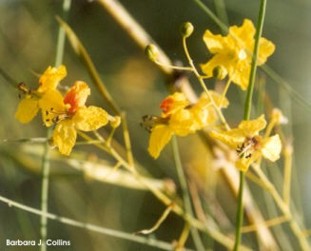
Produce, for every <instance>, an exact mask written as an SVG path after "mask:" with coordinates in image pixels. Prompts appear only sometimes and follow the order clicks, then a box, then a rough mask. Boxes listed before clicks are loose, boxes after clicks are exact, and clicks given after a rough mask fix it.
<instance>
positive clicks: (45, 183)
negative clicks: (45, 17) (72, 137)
mask: <svg viewBox="0 0 311 251" xmlns="http://www.w3.org/2000/svg"><path fill="white" fill-rule="evenodd" d="M70 5H71V0H64V2H63V8H62V9H63V15H66V14H67V13H68V12H69V10H70ZM64 47H65V33H64V30H63V29H62V28H59V32H58V37H57V46H56V56H55V66H58V65H60V64H61V62H62V61H63V56H64ZM51 132H52V131H51V128H49V129H48V130H47V138H50V136H51ZM49 151H50V145H49V142H48V141H47V142H46V143H45V146H44V153H43V157H42V184H41V210H42V212H44V213H47V212H48V199H49V176H50V161H49V155H50V153H49ZM47 224H48V218H47V217H46V215H45V214H42V215H41V217H40V235H41V240H42V243H43V245H41V246H40V250H41V251H45V250H47V247H46V245H45V241H46V239H47V232H48V228H47Z"/></svg>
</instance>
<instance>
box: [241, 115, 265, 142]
mask: <svg viewBox="0 0 311 251" xmlns="http://www.w3.org/2000/svg"><path fill="white" fill-rule="evenodd" d="M266 125H267V122H266V120H265V116H264V115H261V116H260V117H258V118H257V119H254V120H243V121H242V122H241V123H240V124H239V127H238V128H239V129H241V130H243V131H244V134H245V136H248V137H253V136H254V135H256V134H258V132H259V131H261V130H262V129H264V128H265V127H266Z"/></svg>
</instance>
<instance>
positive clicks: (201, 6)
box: [193, 0, 228, 34]
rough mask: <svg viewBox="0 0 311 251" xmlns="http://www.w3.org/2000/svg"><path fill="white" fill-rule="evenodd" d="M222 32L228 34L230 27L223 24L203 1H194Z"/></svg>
mask: <svg viewBox="0 0 311 251" xmlns="http://www.w3.org/2000/svg"><path fill="white" fill-rule="evenodd" d="M193 1H194V2H195V3H196V4H197V5H198V6H199V7H200V8H201V9H202V10H203V11H204V12H205V13H206V14H207V15H208V16H209V17H210V18H211V19H212V20H213V21H214V22H215V23H216V24H217V25H218V26H219V27H220V29H221V30H222V32H223V33H224V34H226V33H227V32H228V27H227V26H226V24H225V23H223V22H222V21H221V20H220V19H219V18H218V17H217V16H216V15H215V14H214V13H213V12H212V11H211V10H210V9H209V8H208V7H207V6H206V5H205V4H204V3H203V2H202V1H201V0H193Z"/></svg>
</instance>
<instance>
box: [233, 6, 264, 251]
mask: <svg viewBox="0 0 311 251" xmlns="http://www.w3.org/2000/svg"><path fill="white" fill-rule="evenodd" d="M266 5H267V0H261V4H260V9H259V17H258V22H257V28H256V35H255V45H254V51H253V57H252V66H251V72H250V77H249V84H248V89H247V94H246V100H245V106H244V120H249V119H250V117H251V108H252V98H253V92H254V86H255V78H256V70H257V58H258V52H259V41H260V37H261V34H262V29H263V24H264V19H265V13H266ZM244 183H245V173H244V172H243V171H240V185H239V194H238V208H237V215H236V219H237V221H236V233H235V244H234V249H233V250H234V251H237V250H238V249H239V245H240V241H241V227H242V225H243V190H244Z"/></svg>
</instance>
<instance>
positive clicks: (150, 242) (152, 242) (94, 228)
mask: <svg viewBox="0 0 311 251" xmlns="http://www.w3.org/2000/svg"><path fill="white" fill-rule="evenodd" d="M0 201H2V202H3V203H5V204H7V205H8V206H9V207H15V208H19V209H21V210H23V211H26V212H29V213H31V214H35V215H39V216H41V217H42V216H44V217H45V218H47V219H50V220H54V221H57V222H60V223H62V224H66V225H69V226H73V227H77V228H81V229H84V230H88V231H91V232H95V233H100V234H104V235H107V236H111V237H115V238H119V239H123V240H128V241H133V242H137V243H140V244H143V245H147V246H151V247H156V248H159V249H162V250H172V244H171V243H167V242H164V241H159V240H156V239H153V238H146V237H143V236H135V235H133V233H125V232H121V231H118V230H113V229H109V228H104V227H101V226H98V225H94V224H89V223H84V222H80V221H76V220H74V219H71V218H67V217H62V216H59V215H56V214H52V213H49V212H44V211H41V210H38V209H36V208H33V207H29V206H26V205H24V204H21V203H18V202H16V201H13V200H11V199H8V198H6V197H3V196H1V195H0ZM185 250H186V251H192V250H191V249H185Z"/></svg>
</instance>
